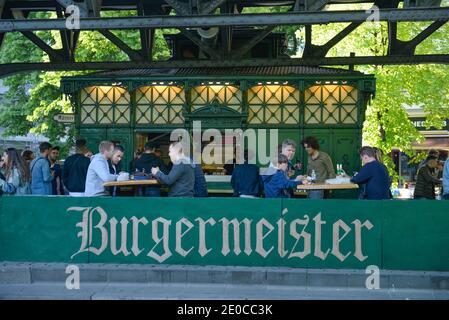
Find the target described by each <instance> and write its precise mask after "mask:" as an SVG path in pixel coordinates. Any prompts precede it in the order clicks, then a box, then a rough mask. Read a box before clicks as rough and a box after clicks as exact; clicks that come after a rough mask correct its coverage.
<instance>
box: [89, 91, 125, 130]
mask: <svg viewBox="0 0 449 320" xmlns="http://www.w3.org/2000/svg"><path fill="white" fill-rule="evenodd" d="M80 98H81V123H82V124H113V123H115V124H128V123H129V122H130V114H131V111H130V96H129V93H128V91H126V90H125V89H123V88H121V87H112V86H95V87H87V88H83V89H82V90H81V97H80Z"/></svg>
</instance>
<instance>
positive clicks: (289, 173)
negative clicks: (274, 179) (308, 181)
mask: <svg viewBox="0 0 449 320" xmlns="http://www.w3.org/2000/svg"><path fill="white" fill-rule="evenodd" d="M294 174H295V171H294V170H288V171H287V176H288V177H289V178H290V177H292V176H293V175H294Z"/></svg>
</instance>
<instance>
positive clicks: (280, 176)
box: [262, 153, 304, 198]
mask: <svg viewBox="0 0 449 320" xmlns="http://www.w3.org/2000/svg"><path fill="white" fill-rule="evenodd" d="M271 163H272V166H270V167H269V168H268V169H267V170H266V172H265V173H264V175H263V176H262V180H263V183H264V190H265V198H290V193H289V192H288V190H289V189H290V188H296V186H297V185H298V184H303V183H304V182H302V181H301V179H302V178H303V177H302V176H297V177H296V179H294V180H293V179H288V178H287V177H286V174H285V172H286V171H287V168H288V158H287V157H286V156H285V155H283V154H282V153H280V154H279V155H278V158H277V159H273V160H272V161H271Z"/></svg>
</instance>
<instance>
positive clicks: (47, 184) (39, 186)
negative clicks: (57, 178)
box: [30, 142, 54, 195]
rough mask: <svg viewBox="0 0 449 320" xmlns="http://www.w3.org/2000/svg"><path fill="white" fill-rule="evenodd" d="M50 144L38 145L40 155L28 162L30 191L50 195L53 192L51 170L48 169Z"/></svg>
mask: <svg viewBox="0 0 449 320" xmlns="http://www.w3.org/2000/svg"><path fill="white" fill-rule="evenodd" d="M51 148H52V146H51V144H50V143H48V142H42V143H41V144H40V145H39V152H40V155H39V156H38V157H37V158H35V159H33V161H31V163H30V172H31V193H32V194H39V195H51V194H52V193H53V188H52V181H53V179H54V177H53V175H54V174H53V172H51V171H50V161H49V160H48V154H49V153H50V150H51Z"/></svg>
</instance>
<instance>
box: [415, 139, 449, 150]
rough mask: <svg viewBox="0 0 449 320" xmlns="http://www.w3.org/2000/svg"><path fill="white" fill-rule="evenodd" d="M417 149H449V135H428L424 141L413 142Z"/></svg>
mask: <svg viewBox="0 0 449 320" xmlns="http://www.w3.org/2000/svg"><path fill="white" fill-rule="evenodd" d="M413 149H415V150H428V149H437V150H448V151H449V137H427V138H426V140H425V141H424V142H422V143H413Z"/></svg>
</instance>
